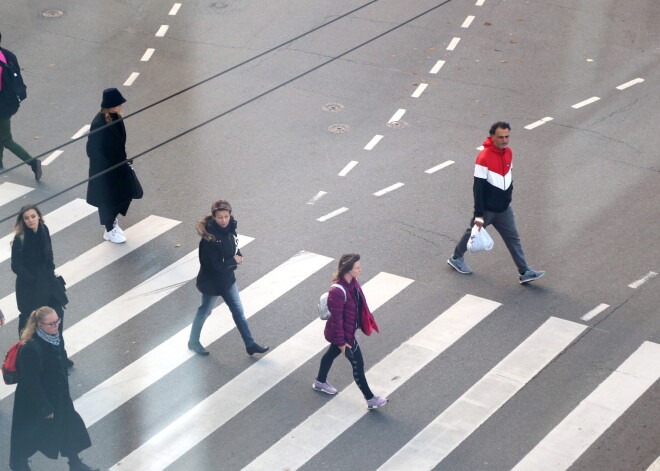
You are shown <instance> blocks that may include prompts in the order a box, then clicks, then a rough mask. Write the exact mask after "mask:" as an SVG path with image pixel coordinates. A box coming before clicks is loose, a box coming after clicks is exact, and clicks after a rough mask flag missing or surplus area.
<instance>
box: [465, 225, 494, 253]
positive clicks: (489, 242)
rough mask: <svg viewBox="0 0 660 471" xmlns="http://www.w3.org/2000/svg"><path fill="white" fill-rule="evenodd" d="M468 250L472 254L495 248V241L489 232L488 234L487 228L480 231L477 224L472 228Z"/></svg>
mask: <svg viewBox="0 0 660 471" xmlns="http://www.w3.org/2000/svg"><path fill="white" fill-rule="evenodd" d="M467 248H468V250H469V251H470V252H483V251H484V250H490V249H492V248H493V239H492V237H491V236H490V235H489V234H488V232H486V228H485V227H482V228H481V230H479V226H477V225H476V224H475V225H474V226H472V233H471V234H470V239H469V240H468V243H467Z"/></svg>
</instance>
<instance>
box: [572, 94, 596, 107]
mask: <svg viewBox="0 0 660 471" xmlns="http://www.w3.org/2000/svg"><path fill="white" fill-rule="evenodd" d="M598 100H600V97H597V96H592V97H591V98H589V99H587V100H584V101H581V102H580V103H576V104H574V105H573V106H571V108H575V109H576V110H577V109H578V108H582V107H583V106H587V105H590V104H591V103H593V102H595V101H598Z"/></svg>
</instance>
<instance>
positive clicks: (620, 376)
mask: <svg viewBox="0 0 660 471" xmlns="http://www.w3.org/2000/svg"><path fill="white" fill-rule="evenodd" d="M658 378H660V344H657V343H652V342H644V343H643V344H642V345H641V346H640V347H639V348H638V349H637V350H636V351H635V352H634V353H633V354H632V355H630V356H629V357H628V359H626V361H624V362H623V363H622V364H621V366H619V367H618V368H617V369H616V370H615V371H614V372H613V373H612V374H611V375H610V376H608V377H607V379H606V380H605V381H603V382H602V383H601V384H600V385H599V386H598V387H597V388H596V389H595V390H594V391H593V392H592V393H591V394H589V396H587V397H586V398H585V399H584V400H583V401H582V402H581V403H580V404H579V405H578V406H577V407H576V408H575V409H573V411H571V413H570V414H568V416H567V417H566V418H565V419H564V420H562V421H561V422H560V423H559V425H557V426H556V427H555V428H554V429H553V430H552V431H551V432H550V433H549V434H548V435H546V437H545V438H544V439H543V440H541V442H540V443H539V444H538V445H536V446H535V447H534V448H533V449H532V451H530V452H529V453H528V454H527V456H525V457H524V458H523V459H522V460H521V461H520V462H519V463H518V464H517V465H516V466H515V467H514V468H513V470H512V471H562V470H565V469H568V468H569V467H570V466H571V465H572V464H573V463H574V462H575V460H577V459H578V458H579V457H580V455H582V453H584V452H585V451H586V450H587V448H589V446H591V444H592V443H593V442H594V441H596V439H597V438H598V437H600V436H601V435H602V433H603V432H605V430H607V428H608V427H610V426H611V425H612V424H613V423H614V421H615V420H616V419H618V418H619V417H620V416H621V415H622V414H623V413H624V412H625V411H626V409H628V408H629V407H630V406H631V405H632V404H633V403H634V402H635V401H636V400H637V399H638V398H639V397H640V396H641V395H642V394H643V393H644V392H645V391H646V390H647V389H648V388H650V387H651V385H653V383H655V382H656V381H657V380H658Z"/></svg>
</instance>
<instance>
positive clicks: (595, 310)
mask: <svg viewBox="0 0 660 471" xmlns="http://www.w3.org/2000/svg"><path fill="white" fill-rule="evenodd" d="M608 307H610V305H609V304H605V303H602V304H599V305H598V306H596V307H595V308H593V309H592V310H591V311H589V312H587V313H586V314H585V315H584V316H582V317H580V319H582V320H583V321H590V320H591V319H593V318H594V317H596V316H597V315H598V314H600V313H601V312H603V311H604V310H605V309H607V308H608Z"/></svg>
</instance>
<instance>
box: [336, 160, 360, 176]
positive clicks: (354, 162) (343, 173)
mask: <svg viewBox="0 0 660 471" xmlns="http://www.w3.org/2000/svg"><path fill="white" fill-rule="evenodd" d="M357 164H358V162H357V160H351V161H350V162H349V163H348V165H346V167H344V168H343V169H342V171H341V172H339V173H338V174H337V175H339V176H340V177H345V176H346V175H347V174H348V172H350V171H351V170H353V167H355V166H356V165H357Z"/></svg>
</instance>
